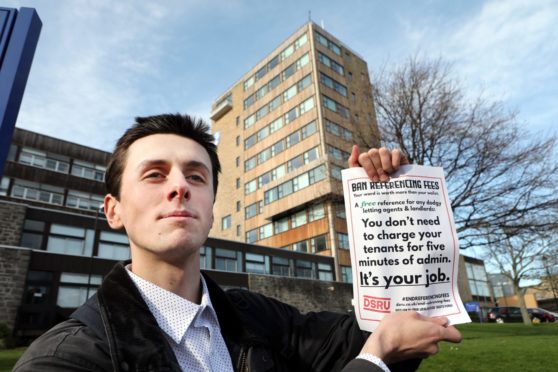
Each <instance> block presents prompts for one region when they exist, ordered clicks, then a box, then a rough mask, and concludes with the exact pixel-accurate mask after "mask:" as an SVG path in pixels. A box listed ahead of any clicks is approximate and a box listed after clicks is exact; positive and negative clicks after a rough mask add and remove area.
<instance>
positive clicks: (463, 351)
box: [419, 323, 558, 372]
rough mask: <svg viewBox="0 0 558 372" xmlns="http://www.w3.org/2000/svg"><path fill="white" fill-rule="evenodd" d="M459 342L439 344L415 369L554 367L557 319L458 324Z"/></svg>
mask: <svg viewBox="0 0 558 372" xmlns="http://www.w3.org/2000/svg"><path fill="white" fill-rule="evenodd" d="M457 329H459V331H460V332H461V334H462V335H463V340H462V341H461V343H460V344H450V343H447V342H444V343H441V344H440V352H439V353H438V354H437V355H436V356H434V357H431V358H428V359H426V360H424V361H423V362H422V364H421V367H420V368H419V371H421V372H425V371H452V372H459V371H475V372H482V371H490V372H498V371H505V372H514V371H521V372H528V371H536V372H539V371H543V372H545V371H558V323H551V324H534V325H533V326H525V325H523V324H493V323H489V324H478V323H474V324H462V325H458V326H457Z"/></svg>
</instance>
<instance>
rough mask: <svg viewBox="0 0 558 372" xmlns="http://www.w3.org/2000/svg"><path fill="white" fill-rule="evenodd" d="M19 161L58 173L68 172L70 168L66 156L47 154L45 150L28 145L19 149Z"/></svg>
mask: <svg viewBox="0 0 558 372" xmlns="http://www.w3.org/2000/svg"><path fill="white" fill-rule="evenodd" d="M58 158H59V159H58ZM19 162H20V163H21V164H27V165H31V166H33V167H38V168H46V169H49V170H52V171H55V172H59V173H68V171H69V170H70V163H69V158H67V157H66V156H59V155H58V156H57V155H47V153H46V152H42V151H39V150H35V149H31V148H28V147H24V148H22V149H21V153H20V154H19Z"/></svg>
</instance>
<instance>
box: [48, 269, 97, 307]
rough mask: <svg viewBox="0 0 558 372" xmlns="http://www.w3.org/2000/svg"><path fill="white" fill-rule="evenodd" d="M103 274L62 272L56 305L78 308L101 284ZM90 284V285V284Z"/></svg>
mask: <svg viewBox="0 0 558 372" xmlns="http://www.w3.org/2000/svg"><path fill="white" fill-rule="evenodd" d="M102 279H103V278H102V276H101V275H91V276H89V275H87V274H78V273H61V274H60V287H58V298H57V299H56V305H58V306H60V307H62V308H76V307H79V306H81V305H82V304H83V303H85V301H87V298H88V296H89V297H90V296H92V295H93V294H94V293H95V292H96V291H97V288H98V287H99V286H100V285H101V281H102ZM88 284H89V285H88Z"/></svg>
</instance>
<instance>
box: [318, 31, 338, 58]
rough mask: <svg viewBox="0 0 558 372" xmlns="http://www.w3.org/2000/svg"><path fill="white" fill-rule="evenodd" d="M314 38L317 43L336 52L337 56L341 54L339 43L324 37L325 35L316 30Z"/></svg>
mask: <svg viewBox="0 0 558 372" xmlns="http://www.w3.org/2000/svg"><path fill="white" fill-rule="evenodd" d="M316 40H317V41H318V43H320V44H322V45H323V46H325V47H326V48H328V49H329V50H331V51H332V52H333V53H335V54H337V55H338V56H340V55H341V48H340V47H339V45H337V44H336V43H334V42H333V41H331V40H329V39H328V38H326V37H325V36H323V35H322V34H320V33H319V32H317V31H316Z"/></svg>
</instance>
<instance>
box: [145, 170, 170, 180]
mask: <svg viewBox="0 0 558 372" xmlns="http://www.w3.org/2000/svg"><path fill="white" fill-rule="evenodd" d="M163 177H165V176H164V174H163V173H161V172H149V173H147V174H146V175H145V178H152V179H158V178H163Z"/></svg>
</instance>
